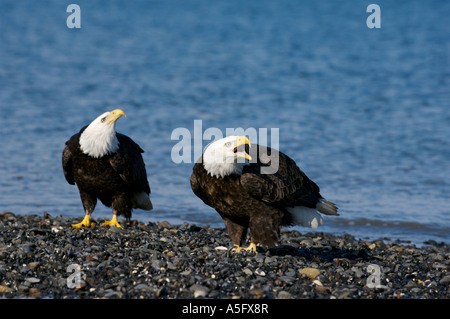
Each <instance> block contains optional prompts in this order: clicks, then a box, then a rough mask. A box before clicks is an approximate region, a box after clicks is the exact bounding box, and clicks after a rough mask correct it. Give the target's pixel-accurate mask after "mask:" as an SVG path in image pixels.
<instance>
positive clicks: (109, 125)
mask: <svg viewBox="0 0 450 319" xmlns="http://www.w3.org/2000/svg"><path fill="white" fill-rule="evenodd" d="M122 115H125V112H123V111H122V110H120V109H116V110H113V111H111V112H106V113H103V114H102V115H100V116H99V117H97V118H96V119H95V120H94V121H92V123H90V124H89V125H87V126H85V127H83V128H82V129H81V130H80V132H79V133H77V134H75V135H73V136H72V137H71V138H70V139H69V140H68V141H67V142H66V146H65V148H64V150H63V153H62V166H63V171H64V176H65V178H66V180H67V182H68V183H69V184H72V185H74V184H76V185H77V187H78V190H79V192H80V197H81V202H82V204H83V208H84V211H85V216H84V219H83V220H82V221H81V223H78V224H74V225H72V228H81V227H82V226H87V227H89V226H90V224H91V222H90V216H91V214H92V212H93V211H94V208H95V206H96V204H97V199H100V201H101V202H102V203H103V204H104V205H106V206H108V207H112V211H113V217H112V219H111V221H105V223H103V224H102V226H116V227H119V228H123V227H122V226H121V225H120V224H119V222H118V221H117V216H118V215H123V216H125V218H126V219H127V222H128V221H129V220H130V218H131V212H132V209H133V208H141V209H144V210H151V209H152V208H153V206H152V202H151V201H150V197H149V195H150V186H149V184H148V180H147V172H146V169H145V164H144V160H143V159H142V155H141V153H143V152H144V151H143V150H142V149H141V148H140V147H139V145H137V144H136V143H135V142H134V141H133V140H132V139H131V138H129V137H128V136H126V135H123V134H120V133H116V131H115V126H116V121H117V119H119V118H120V117H121V116H122ZM125 116H126V115H125Z"/></svg>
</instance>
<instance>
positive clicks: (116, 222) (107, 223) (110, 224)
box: [102, 215, 123, 229]
mask: <svg viewBox="0 0 450 319" xmlns="http://www.w3.org/2000/svg"><path fill="white" fill-rule="evenodd" d="M102 226H116V227H119V228H121V229H123V227H122V226H120V224H119V222H118V221H117V216H116V215H114V216H113V218H112V219H111V220H110V221H105V222H104V223H103V224H102Z"/></svg>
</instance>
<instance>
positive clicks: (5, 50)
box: [0, 0, 450, 244]
mask: <svg viewBox="0 0 450 319" xmlns="http://www.w3.org/2000/svg"><path fill="white" fill-rule="evenodd" d="M70 3H76V4H78V5H79V6H80V8H81V29H69V28H68V27H67V26H66V19H67V17H68V16H69V14H70V13H67V12H66V8H67V6H68V5H69V4H70ZM369 3H370V2H364V1H357V0H355V1H294V0H292V1H284V0H281V1H190V0H188V1H99V0H96V1H84V0H83V1H81V0H74V1H59V0H58V1H57V0H54V1H22V0H21V1H15V0H2V1H1V2H0V138H1V140H0V141H1V143H0V212H1V211H5V210H8V211H12V212H14V213H16V214H42V213H43V212H44V211H47V212H48V213H50V214H51V215H54V216H56V215H59V214H61V215H64V216H72V217H82V216H83V214H84V213H83V209H82V205H81V202H80V199H79V195H78V191H77V189H76V187H74V186H71V185H69V184H67V182H66V181H65V179H64V176H63V173H62V167H61V152H62V149H63V148H64V142H65V141H66V140H67V139H68V138H69V137H70V136H71V135H72V134H74V133H76V132H77V131H78V130H79V129H80V128H81V127H82V126H83V125H86V124H88V123H89V122H90V121H92V120H93V119H94V118H95V117H97V116H98V115H99V114H101V113H103V112H105V111H107V110H112V109H113V108H118V107H120V108H122V109H123V110H124V111H125V112H126V114H127V117H126V118H121V119H120V120H119V121H118V124H117V130H118V131H119V132H121V133H124V134H127V135H129V136H131V137H132V138H133V139H134V140H135V141H136V142H137V143H138V144H140V146H141V147H142V148H143V149H145V151H146V152H145V154H144V160H145V162H146V164H147V169H148V177H149V181H150V185H151V188H152V201H153V204H154V207H155V209H154V210H153V211H152V212H144V211H141V210H136V211H135V212H134V215H133V217H134V218H136V219H138V220H141V221H161V220H168V221H170V222H173V223H183V222H185V221H186V222H190V223H198V224H202V225H211V226H213V227H223V223H222V221H221V219H220V218H219V216H218V214H217V213H216V212H215V211H214V210H213V209H211V208H209V207H207V206H206V205H204V204H203V203H202V202H201V201H200V200H199V199H198V198H196V197H195V195H194V194H193V193H192V191H191V189H190V184H189V176H190V174H191V170H192V165H193V164H192V163H183V164H175V163H174V162H173V161H172V159H171V151H172V148H173V147H174V145H175V144H176V143H178V140H172V139H171V135H172V132H173V131H174V130H175V129H177V128H187V129H188V130H189V131H191V132H193V129H194V121H195V120H201V121H202V127H203V130H206V129H207V128H210V127H216V128H219V129H220V130H222V131H223V132H224V133H225V130H226V128H239V127H241V128H245V129H246V128H255V129H259V128H267V129H268V130H269V132H270V129H271V128H278V129H279V148H280V150H281V151H283V152H285V153H287V154H288V155H289V156H291V157H292V158H293V159H295V160H296V162H297V163H298V164H299V166H300V167H301V168H302V169H303V170H304V171H305V172H306V173H307V175H308V176H309V177H310V178H311V179H313V180H314V181H316V183H317V184H318V185H319V186H320V187H321V192H322V194H323V195H324V196H325V197H326V198H327V199H329V200H332V201H334V202H336V203H337V204H338V206H339V207H340V213H341V215H340V216H339V217H333V216H331V217H330V216H326V217H325V225H324V226H323V227H321V228H319V229H318V230H317V231H324V232H331V233H335V234H342V233H349V234H352V235H354V236H355V237H357V238H369V239H378V238H384V237H387V238H389V239H391V240H395V239H401V240H409V241H411V242H413V243H416V244H421V243H422V242H423V241H425V240H428V239H433V240H435V241H438V242H441V241H444V242H447V243H449V242H450V236H449V233H450V220H449V212H450V208H449V207H450V206H449V199H450V196H449V194H450V181H449V177H450V160H449V159H450V58H449V56H450V37H449V34H450V28H449V24H448V17H449V16H450V2H449V1H423V0H422V1H378V2H376V3H377V4H379V6H380V8H381V29H369V28H368V27H367V26H366V19H367V17H368V16H369V13H366V7H367V5H368V4H369ZM208 142H209V141H204V142H203V146H206V145H207V143H208ZM252 142H257V141H255V140H253V141H252ZM269 142H270V139H269ZM192 160H194V158H193V155H192ZM111 214H112V212H111V210H110V209H108V208H105V207H104V206H102V205H101V204H100V203H99V204H98V206H97V209H96V211H95V213H94V216H95V217H102V218H103V217H108V218H109V217H110V216H111ZM298 230H299V231H301V232H306V231H311V230H310V229H306V228H300V227H299V228H298Z"/></svg>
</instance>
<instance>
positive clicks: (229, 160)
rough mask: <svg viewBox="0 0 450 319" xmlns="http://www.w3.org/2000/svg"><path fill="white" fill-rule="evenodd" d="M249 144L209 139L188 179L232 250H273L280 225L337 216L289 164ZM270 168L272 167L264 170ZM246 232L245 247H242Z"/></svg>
mask: <svg viewBox="0 0 450 319" xmlns="http://www.w3.org/2000/svg"><path fill="white" fill-rule="evenodd" d="M250 146H251V144H250V141H249V140H248V138H247V137H245V136H229V137H226V138H224V139H220V140H217V141H214V142H213V143H211V144H209V145H208V146H207V147H206V148H205V150H204V152H203V155H202V156H201V157H200V158H199V160H198V161H197V163H196V164H195V165H194V167H193V172H192V175H191V187H192V190H193V192H194V194H195V195H197V196H198V197H199V198H200V199H202V201H203V202H204V203H205V204H207V205H209V206H211V207H212V208H214V209H215V210H216V211H217V212H218V213H219V215H220V216H221V217H222V219H223V220H224V223H225V227H226V229H227V232H228V234H229V236H230V237H231V240H232V241H233V244H234V248H233V251H237V252H239V251H240V250H242V249H244V250H251V251H254V252H256V245H258V244H260V245H262V246H264V247H273V246H275V245H276V244H277V243H279V238H280V228H281V226H291V225H302V226H307V227H312V228H315V227H318V226H319V225H321V224H322V217H321V215H320V214H319V213H318V212H320V213H323V214H326V215H338V213H337V210H338V208H337V206H336V205H335V204H334V203H332V202H330V201H328V200H326V199H325V198H323V197H322V195H321V194H320V190H319V187H318V186H317V185H316V184H315V183H314V182H313V181H312V180H310V179H309V178H308V177H307V176H306V175H305V173H303V172H302V171H301V170H300V168H299V167H298V166H297V165H296V163H295V162H294V160H292V159H291V158H289V157H288V156H287V155H285V154H283V153H282V152H279V151H277V150H275V149H272V148H270V147H265V146H260V145H254V146H253V147H251V148H250ZM250 149H251V150H252V152H249V150H250ZM242 158H244V160H243V159H242ZM252 158H253V160H252ZM246 160H247V161H246ZM249 161H250V162H249ZM271 167H276V168H278V169H277V170H276V171H275V170H272V171H270V168H271ZM249 228H250V239H251V243H250V245H249V246H248V247H247V248H243V247H242V245H243V242H244V240H245V237H246V234H247V230H248V229H249Z"/></svg>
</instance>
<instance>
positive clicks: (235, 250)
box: [231, 243, 256, 253]
mask: <svg viewBox="0 0 450 319" xmlns="http://www.w3.org/2000/svg"><path fill="white" fill-rule="evenodd" d="M241 250H245V251H251V252H254V253H256V245H255V244H254V243H250V245H249V246H248V247H246V248H244V247H241V246H239V245H234V247H233V248H232V249H231V251H232V252H233V253H238V252H240V251H241Z"/></svg>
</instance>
